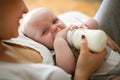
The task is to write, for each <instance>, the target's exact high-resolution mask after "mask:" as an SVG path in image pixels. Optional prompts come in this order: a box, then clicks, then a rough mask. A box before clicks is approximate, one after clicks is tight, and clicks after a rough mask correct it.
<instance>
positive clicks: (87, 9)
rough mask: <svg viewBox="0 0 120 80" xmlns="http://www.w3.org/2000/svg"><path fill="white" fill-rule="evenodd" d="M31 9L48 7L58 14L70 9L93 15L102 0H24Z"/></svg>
mask: <svg viewBox="0 0 120 80" xmlns="http://www.w3.org/2000/svg"><path fill="white" fill-rule="evenodd" d="M24 2H25V3H26V5H27V7H28V8H29V10H32V9H34V8H38V7H47V8H49V9H50V10H52V11H53V12H54V13H55V14H56V15H59V14H61V13H65V12H69V11H80V12H82V13H84V14H86V15H88V16H90V17H93V16H94V15H95V14H96V12H97V10H98V8H99V7H100V4H101V2H102V0H24Z"/></svg>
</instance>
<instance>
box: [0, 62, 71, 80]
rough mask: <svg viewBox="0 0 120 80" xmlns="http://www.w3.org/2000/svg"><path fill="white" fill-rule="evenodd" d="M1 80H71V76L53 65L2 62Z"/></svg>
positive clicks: (0, 65)
mask: <svg viewBox="0 0 120 80" xmlns="http://www.w3.org/2000/svg"><path fill="white" fill-rule="evenodd" d="M0 80H71V75H69V74H67V73H66V72H65V71H64V70H62V69H60V68H58V67H55V66H52V65H45V64H10V63H5V62H0Z"/></svg>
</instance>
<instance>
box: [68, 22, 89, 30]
mask: <svg viewBox="0 0 120 80" xmlns="http://www.w3.org/2000/svg"><path fill="white" fill-rule="evenodd" d="M74 29H87V27H86V26H85V25H84V24H76V25H72V26H71V27H70V29H69V30H71V31H72V30H74Z"/></svg>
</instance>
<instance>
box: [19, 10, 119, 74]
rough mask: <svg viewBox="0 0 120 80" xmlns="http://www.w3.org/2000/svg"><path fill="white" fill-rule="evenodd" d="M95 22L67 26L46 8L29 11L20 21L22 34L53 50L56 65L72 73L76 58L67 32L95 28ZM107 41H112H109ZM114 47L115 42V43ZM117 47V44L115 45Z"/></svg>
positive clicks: (89, 20)
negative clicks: (68, 40)
mask: <svg viewBox="0 0 120 80" xmlns="http://www.w3.org/2000/svg"><path fill="white" fill-rule="evenodd" d="M96 23H97V22H96V21H95V20H94V19H87V20H86V21H85V22H84V24H85V25H83V24H80V25H78V26H76V25H74V26H72V27H67V26H66V25H65V24H64V23H63V22H62V21H61V20H60V19H59V18H58V17H57V16H56V15H54V13H53V12H51V11H50V10H49V9H47V8H38V9H35V10H33V11H31V12H29V13H28V14H27V15H26V16H25V17H24V19H23V21H22V23H21V29H20V30H21V31H22V32H23V34H24V35H25V36H27V37H29V38H31V39H33V40H35V41H36V42H38V43H41V44H43V45H45V46H46V47H47V48H49V49H51V50H53V49H54V50H55V58H56V59H55V60H56V65H57V66H59V67H61V68H63V69H64V70H65V71H66V72H68V73H70V74H73V73H74V70H75V65H76V59H75V56H74V54H73V53H72V50H71V49H70V46H69V44H68V42H67V38H66V35H67V32H68V31H69V30H71V31H72V30H74V29H78V28H80V29H81V28H86V26H87V27H88V28H93V29H97V27H98V26H97V24H96ZM109 43H111V44H112V43H113V42H111V41H109ZM112 45H114V44H112ZM115 48H116V44H115ZM117 49H119V48H118V46H117ZM94 53H99V52H94Z"/></svg>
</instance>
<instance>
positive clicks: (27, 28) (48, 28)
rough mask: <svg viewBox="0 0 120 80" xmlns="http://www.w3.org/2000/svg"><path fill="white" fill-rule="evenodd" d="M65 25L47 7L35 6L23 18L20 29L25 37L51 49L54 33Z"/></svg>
mask: <svg viewBox="0 0 120 80" xmlns="http://www.w3.org/2000/svg"><path fill="white" fill-rule="evenodd" d="M65 27H66V25H65V24H64V23H63V22H62V21H61V20H60V19H59V18H58V17H57V16H56V15H55V14H54V13H53V12H52V11H50V10H49V9H47V8H44V7H42V8H37V9H34V10H32V11H30V12H29V13H28V14H26V16H25V17H24V18H23V21H22V23H21V28H20V30H21V31H22V32H23V34H25V35H26V36H27V37H29V38H31V39H33V40H35V41H37V42H39V43H42V44H43V45H45V46H46V47H48V48H50V49H53V42H54V39H55V36H56V33H57V32H58V31H60V30H62V29H64V28H65Z"/></svg>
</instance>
